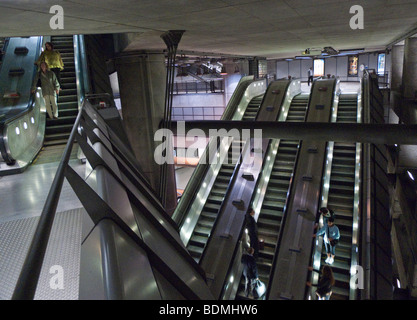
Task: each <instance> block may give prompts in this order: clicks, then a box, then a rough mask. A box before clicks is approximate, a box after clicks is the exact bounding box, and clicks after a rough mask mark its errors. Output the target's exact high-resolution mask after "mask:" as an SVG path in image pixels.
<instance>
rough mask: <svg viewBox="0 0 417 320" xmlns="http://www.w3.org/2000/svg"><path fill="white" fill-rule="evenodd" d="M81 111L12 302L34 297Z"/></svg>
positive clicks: (63, 155) (50, 191) (47, 199)
mask: <svg viewBox="0 0 417 320" xmlns="http://www.w3.org/2000/svg"><path fill="white" fill-rule="evenodd" d="M84 106H85V103H83V105H82V107H81V111H82V110H83V108H84ZM81 111H80V112H79V113H78V116H77V118H76V120H75V123H74V126H73V128H72V130H71V134H70V136H69V138H68V142H67V144H66V146H65V149H64V152H63V154H62V157H61V162H60V163H59V166H58V169H57V171H56V175H55V178H54V180H53V182H52V186H51V189H50V190H49V193H48V196H47V198H46V202H45V205H44V207H43V210H42V213H41V216H40V219H39V223H38V225H37V227H36V230H35V234H34V236H33V239H32V242H31V245H30V248H29V251H28V254H27V256H26V259H25V262H24V264H23V268H22V271H21V273H20V276H19V278H18V280H17V284H16V287H15V290H14V292H13V296H12V300H31V299H33V298H34V296H35V291H36V287H37V284H38V281H39V276H40V272H41V269H42V264H43V260H44V258H45V253H46V249H47V245H48V241H49V237H50V235H51V230H52V225H53V222H54V218H55V214H56V209H57V206H58V202H59V196H60V194H61V190H62V184H63V182H64V177H65V170H66V167H67V165H68V162H69V159H70V156H71V150H72V146H73V143H74V140H75V136H76V134H77V131H78V125H79V123H80V120H81V115H82V112H81Z"/></svg>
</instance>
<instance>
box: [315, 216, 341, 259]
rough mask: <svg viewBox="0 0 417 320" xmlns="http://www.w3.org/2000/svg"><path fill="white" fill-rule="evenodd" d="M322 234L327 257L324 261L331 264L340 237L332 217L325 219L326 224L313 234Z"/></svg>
mask: <svg viewBox="0 0 417 320" xmlns="http://www.w3.org/2000/svg"><path fill="white" fill-rule="evenodd" d="M322 235H323V236H324V237H323V240H324V245H325V247H326V253H327V259H326V260H325V262H326V263H327V264H330V265H331V264H333V262H334V257H335V255H336V254H335V252H336V245H337V243H338V242H339V239H340V231H339V228H338V227H337V226H336V225H335V223H334V218H332V217H330V218H328V219H327V225H325V226H323V227H322V228H321V229H320V230H319V231H317V233H316V234H315V235H313V238H314V237H316V236H322Z"/></svg>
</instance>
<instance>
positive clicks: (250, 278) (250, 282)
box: [242, 247, 258, 297]
mask: <svg viewBox="0 0 417 320" xmlns="http://www.w3.org/2000/svg"><path fill="white" fill-rule="evenodd" d="M254 252H255V250H254V249H253V248H252V247H250V248H248V249H247V253H244V254H243V255H242V264H243V275H244V276H245V295H246V297H248V296H249V294H253V293H252V292H253V289H254V287H255V284H256V281H257V280H258V266H257V265H256V260H255V257H254Z"/></svg>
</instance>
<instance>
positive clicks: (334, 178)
mask: <svg viewBox="0 0 417 320" xmlns="http://www.w3.org/2000/svg"><path fill="white" fill-rule="evenodd" d="M357 116H358V102H357V95H354V94H341V95H340V98H339V104H338V110H337V120H336V122H338V123H356V122H357ZM356 148H357V147H356V143H340V142H334V145H333V156H332V165H331V175H330V185H329V192H328V200H327V206H328V207H329V208H331V209H332V210H333V211H334V212H335V224H336V225H337V226H338V227H339V230H340V240H339V243H338V245H337V247H336V256H335V261H334V263H333V264H332V269H333V273H334V277H335V280H336V284H335V285H334V287H333V289H332V291H333V294H332V297H331V298H332V299H337V300H347V299H349V291H350V290H349V281H350V267H351V257H352V232H353V223H354V221H353V216H354V194H355V171H356V169H355V168H356V153H357V152H356ZM326 258H327V255H326V253H325V250H322V256H321V265H324V264H325V262H324V260H325V259H326Z"/></svg>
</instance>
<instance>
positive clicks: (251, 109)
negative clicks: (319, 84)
mask: <svg viewBox="0 0 417 320" xmlns="http://www.w3.org/2000/svg"><path fill="white" fill-rule="evenodd" d="M262 98H263V95H259V96H257V97H254V98H253V99H252V100H251V101H250V103H249V104H248V107H247V109H246V111H245V113H244V115H243V118H242V119H243V121H254V120H255V118H256V115H257V113H258V111H259V108H260V105H261V103H262ZM241 150H243V142H242V141H239V142H234V143H232V144H231V145H230V147H229V150H228V154H227V160H228V161H227V163H224V164H222V166H221V168H220V171H219V173H218V175H217V178H216V180H215V182H214V184H213V187H212V189H211V191H210V194H209V196H208V198H207V201H206V203H205V205H204V207H203V210H202V211H201V214H200V217H199V218H198V221H197V224H196V226H195V228H194V231H193V233H192V235H191V238H190V240H189V242H188V245H187V249H188V251H189V252H190V254H191V256H192V257H193V258H194V259H195V260H196V261H197V262H199V261H200V258H201V256H202V254H203V251H204V248H205V246H206V244H207V241H208V239H209V237H210V233H211V231H212V229H213V226H214V224H215V221H216V218H217V215H218V213H219V211H220V207H221V205H222V203H223V200H224V198H225V196H226V194H227V190H228V188H229V185H230V183H231V181H232V176H233V172H234V170H235V167H236V161H234V160H235V159H239V157H240V152H241Z"/></svg>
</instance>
